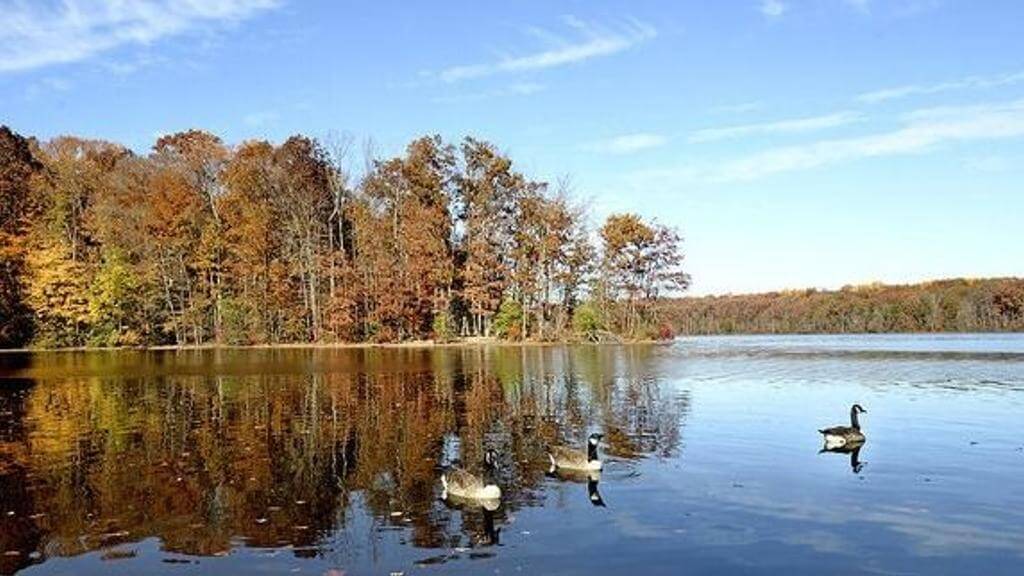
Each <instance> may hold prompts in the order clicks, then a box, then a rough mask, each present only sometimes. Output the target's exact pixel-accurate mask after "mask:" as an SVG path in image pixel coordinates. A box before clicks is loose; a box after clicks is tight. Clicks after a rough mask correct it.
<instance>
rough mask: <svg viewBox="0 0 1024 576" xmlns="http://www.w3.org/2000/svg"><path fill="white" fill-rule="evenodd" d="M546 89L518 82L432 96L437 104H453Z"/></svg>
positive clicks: (527, 94) (523, 94) (532, 93)
mask: <svg viewBox="0 0 1024 576" xmlns="http://www.w3.org/2000/svg"><path fill="white" fill-rule="evenodd" d="M545 90H547V87H546V86H544V85H543V84H537V83H535V82H519V83H516V84H512V85H511V86H505V87H503V88H496V89H494V90H481V91H479V92H466V93H460V94H449V95H444V96H437V97H435V98H433V99H432V100H433V102H436V103H438V104H454V103H462V102H479V101H482V100H490V99H492V98H503V97H506V96H532V95H534V94H538V93H540V92H543V91H545Z"/></svg>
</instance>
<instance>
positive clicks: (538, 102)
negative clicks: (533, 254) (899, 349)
mask: <svg viewBox="0 0 1024 576" xmlns="http://www.w3.org/2000/svg"><path fill="white" fill-rule="evenodd" d="M1021 22H1024V4H1022V3H1020V2H1016V1H1004V2H999V1H988V2H968V1H966V0H961V1H956V0H888V1H882V0H806V1H797V0H767V1H762V0H737V1H731V2H714V3H710V2H696V1H695V2H667V1H666V2H649V1H643V0H638V1H634V2H596V1H595V2H590V1H587V2H584V1H574V2H572V1H571V2H554V1H537V2H506V3H492V2H444V3H442V2H432V3H427V2H402V1H395V2H384V1H374V2H370V1H365V2H362V1H360V2H355V1H353V2H341V1H336V2H328V1H324V2H313V1H299V0H208V1H204V2H200V1H198V0H194V1H191V2H187V1H171V0H160V1H157V0H154V1H150V2H127V1H115V0H92V1H84V0H83V1H73V0H66V1H64V2H51V1H28V0H25V1H21V0H14V1H11V0H0V123H5V124H9V125H11V126H12V127H13V128H14V129H15V130H17V131H19V132H22V133H25V134H30V135H35V136H38V137H40V138H49V137H52V136H54V135H58V134H63V133H73V134H77V135H83V136H89V137H95V138H104V139H110V140H115V141H119V142H122V143H125V144H127V145H129V146H131V147H132V148H134V149H136V150H139V151H144V150H146V149H147V148H148V147H149V146H151V145H152V142H153V141H154V139H155V138H156V137H157V135H159V134H161V133H166V132H172V131H177V130H183V129H187V128H190V127H201V128H205V129H208V130H211V131H213V132H215V133H217V134H219V135H220V136H222V137H223V138H224V139H225V140H226V141H228V142H229V143H237V142H240V141H242V140H245V139H248V138H269V139H272V140H275V141H279V140H282V139H283V138H285V137H287V136H288V135H290V134H293V133H296V132H299V133H304V134H309V135H312V136H323V135H326V134H328V133H331V132H335V133H348V134H351V135H352V137H353V138H355V140H356V141H359V142H361V141H363V140H364V139H366V138H370V137H372V138H373V140H374V142H375V147H376V150H377V151H378V152H379V153H381V154H396V153H399V152H400V151H401V149H402V147H403V146H404V144H405V143H406V142H407V141H408V140H410V139H411V138H413V137H415V136H418V135H422V134H427V133H440V134H442V135H444V136H445V137H447V138H450V139H453V140H457V139H459V138H461V137H462V136H464V135H474V136H478V137H483V138H487V139H490V140H493V141H494V142H495V143H497V144H498V145H499V146H500V147H501V148H502V149H503V150H505V151H507V152H508V153H509V154H511V155H512V156H513V158H514V159H515V161H516V162H517V163H518V165H519V167H520V168H521V169H522V170H524V171H525V172H526V173H528V174H529V175H530V176H532V177H534V178H537V179H546V180H550V181H554V180H555V179H556V178H558V177H561V176H566V175H567V176H569V177H570V178H571V181H572V183H573V186H574V188H575V190H576V192H577V194H578V195H579V196H581V197H582V198H585V199H586V200H587V204H588V205H589V206H590V211H591V217H592V218H593V219H594V220H595V221H597V220H599V219H601V218H603V217H604V216H605V215H607V214H608V213H609V212H613V211H627V210H628V211H634V212H638V213H640V214H642V215H644V216H648V217H654V218H657V219H658V220H660V221H661V222H664V223H666V224H670V225H674V226H677V227H679V229H680V230H681V231H682V233H683V235H684V236H685V238H686V244H685V247H686V253H687V268H688V270H689V271H690V272H691V273H692V274H693V276H694V286H693V291H694V293H697V294H706V293H725V292H750V291H761V290H769V289H782V288H799V287H810V286H814V287H839V286H842V285H844V284H848V283H864V282H871V281H885V282H909V281H917V280H924V279H933V278H940V277H948V276H972V277H980V276H993V275H1024V186H1022V182H1024V180H1022V176H1024V34H1021V33H1020V23H1021Z"/></svg>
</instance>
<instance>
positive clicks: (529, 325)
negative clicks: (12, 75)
mask: <svg viewBox="0 0 1024 576" xmlns="http://www.w3.org/2000/svg"><path fill="white" fill-rule="evenodd" d="M353 148H354V147H353V146H352V142H351V139H346V138H341V137H339V138H328V139H326V140H325V141H318V140H315V139H312V138H308V137H305V136H293V137H291V138H289V139H288V140H286V141H285V142H283V143H282V144H280V145H274V144H271V143H269V142H265V141H247V142H243V143H241V144H239V145H236V146H229V145H227V144H225V143H224V142H222V140H221V139H220V138H218V137H217V136H215V135H213V134H210V133H208V132H204V131H199V130H190V131H187V132H181V133H177V134H170V135H166V136H163V137H161V138H159V139H158V140H157V142H156V143H155V145H154V146H153V147H152V150H151V151H150V152H148V153H147V154H145V155H141V154H137V153H134V152H132V151H131V150H129V149H127V148H126V147H124V146H121V145H118V144H115V143H110V142H104V141H95V140H85V139H80V138H76V137H70V136H67V137H58V138H55V139H53V140H50V141H48V142H39V141H37V140H36V139H33V138H26V137H23V136H21V135H19V134H16V133H14V132H13V131H11V130H10V129H8V128H6V127H3V128H0V346H3V347H11V346H25V345H34V346H50V347H68V346H143V345H204V344H273V343H309V342H318V343H319V342H325V343H329V342H401V341H410V340H424V339H435V340H442V341H443V340H450V339H457V338H463V337H472V336H489V337H497V338H504V339H510V340H519V339H533V340H552V339H589V340H600V339H608V338H611V339H619V338H629V339H636V338H650V337H657V336H659V335H660V336H665V335H667V334H668V333H670V329H669V327H668V326H667V325H666V324H665V323H664V322H663V321H662V320H661V319H660V318H659V316H658V311H659V307H658V306H656V305H655V304H656V302H657V301H658V299H659V297H660V296H662V295H665V294H669V293H678V292H679V291H681V290H683V289H685V288H686V286H687V285H688V283H689V278H688V276H687V275H686V274H685V273H684V272H683V271H682V269H681V263H682V252H681V239H680V236H679V234H678V232H677V231H675V230H674V229H672V228H669V227H666V226H664V225H661V224H659V223H657V222H649V221H645V220H643V219H641V218H640V217H638V216H636V215H632V214H616V215H612V216H610V217H608V218H607V220H606V221H605V222H604V223H603V225H602V226H601V227H600V229H599V230H596V231H592V230H590V229H589V228H588V226H587V222H588V215H587V214H586V212H585V209H584V206H583V204H582V203H581V201H580V200H579V199H578V198H576V197H574V196H573V194H572V193H571V190H570V185H569V184H568V182H567V181H561V182H559V183H557V184H554V185H552V184H549V183H546V182H539V181H535V180H532V179H530V178H528V177H527V176H525V175H524V174H522V173H520V172H519V171H517V169H516V168H515V167H514V166H513V163H512V161H511V160H510V159H509V157H508V156H507V155H505V154H503V153H501V152H500V151H499V150H498V148H497V147H495V146H494V145H492V144H490V143H488V142H484V141H480V140H476V139H473V138H466V139H464V140H463V141H461V142H459V143H458V144H452V143H447V142H445V141H443V140H442V139H441V138H440V137H437V136H428V137H423V138H419V139H417V140H414V141H413V142H411V143H409V144H408V146H407V147H406V149H405V153H404V154H403V155H401V156H399V157H395V158H379V157H377V156H376V155H375V154H373V153H372V151H371V150H369V149H370V147H368V146H364V148H367V150H366V151H364V153H363V155H364V156H365V157H366V158H365V161H364V162H363V164H364V165H365V167H364V168H362V169H361V170H359V171H358V172H359V176H358V177H355V176H354V172H356V171H355V170H352V169H350V166H351V165H352V164H353V162H352V156H353V154H352V152H353ZM595 232H596V233H595Z"/></svg>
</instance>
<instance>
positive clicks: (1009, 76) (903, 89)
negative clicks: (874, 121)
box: [857, 71, 1024, 104]
mask: <svg viewBox="0 0 1024 576" xmlns="http://www.w3.org/2000/svg"><path fill="white" fill-rule="evenodd" d="M1021 82H1024V71H1018V72H1007V73H1004V74H996V75H993V76H967V77H965V78H960V79H958V80H951V81H949V82H940V83H937V84H907V85H904V86H895V87H892V88H883V89H881V90H874V91H871V92H865V93H863V94H859V95H858V96H857V100H858V101H860V102H863V103H865V104H877V103H879V102H886V101H889V100H898V99H901V98H907V97H909V96H919V95H928V94H939V93H941V92H951V91H953V90H970V89H982V88H997V87H1000V86H1010V85H1013V84H1019V83H1021Z"/></svg>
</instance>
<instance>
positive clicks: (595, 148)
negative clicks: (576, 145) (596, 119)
mask: <svg viewBox="0 0 1024 576" xmlns="http://www.w3.org/2000/svg"><path fill="white" fill-rule="evenodd" d="M667 142H668V138H666V137H665V136H663V135H661V134H652V133H650V132H637V133H635V134H623V135H620V136H615V137H614V138H608V139H607V140H598V141H596V142H590V143H588V144H585V145H584V148H585V149H586V150H590V151H592V152H601V153H603V154H616V155H622V154H632V153H634V152H640V151H641V150H649V149H651V148H658V147H660V146H664V145H665V144H666V143H667Z"/></svg>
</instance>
